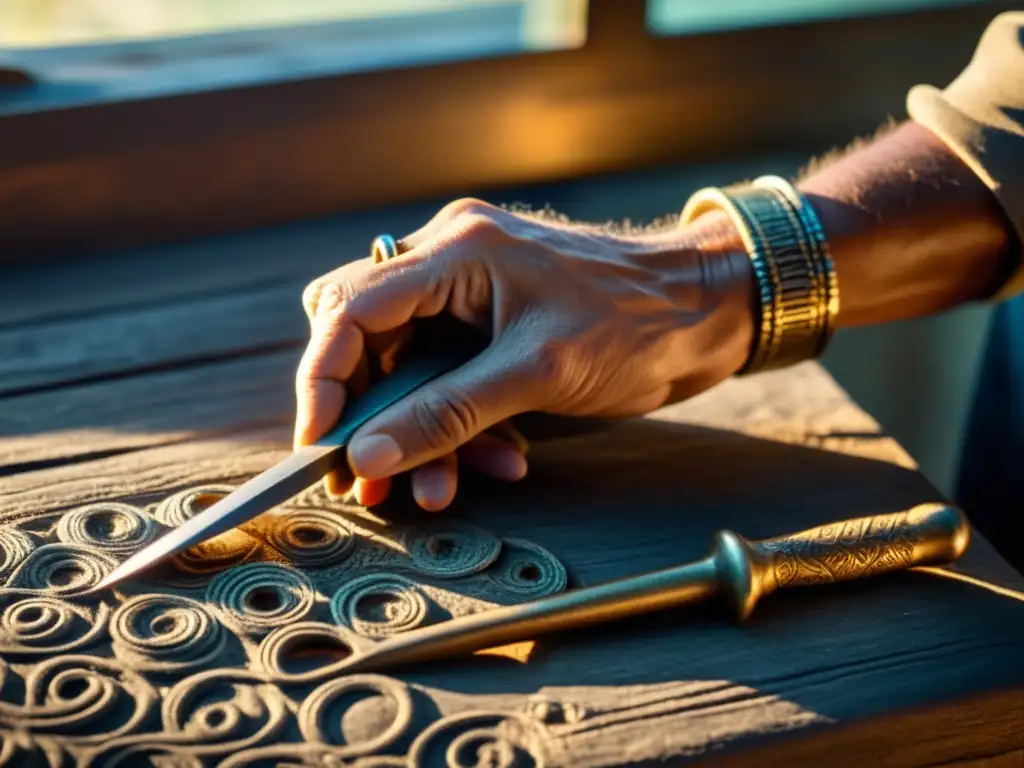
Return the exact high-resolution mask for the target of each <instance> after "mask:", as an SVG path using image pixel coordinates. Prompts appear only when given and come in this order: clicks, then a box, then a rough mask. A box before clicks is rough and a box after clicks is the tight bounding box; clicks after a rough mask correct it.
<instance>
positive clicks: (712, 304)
mask: <svg viewBox="0 0 1024 768" xmlns="http://www.w3.org/2000/svg"><path fill="white" fill-rule="evenodd" d="M403 242H404V245H405V247H406V248H407V249H408V250H407V252H405V253H403V254H402V255H401V256H399V257H398V258H396V259H392V260H391V261H388V262H385V263H382V264H374V263H373V262H372V260H370V259H365V260H362V261H358V262H354V263H351V264H347V265H345V266H343V267H341V268H340V269H338V270H335V271H334V272H331V273H329V274H327V275H324V276H323V277H321V278H319V279H317V280H316V281H314V282H313V283H311V284H310V286H309V287H308V288H307V289H306V291H305V294H304V296H303V303H304V306H305V308H306V312H307V314H308V315H309V317H310V323H311V339H310V342H309V346H308V347H307V349H306V352H305V355H304V356H303V359H302V362H301V364H300V366H299V370H298V374H297V377H296V394H297V398H298V415H297V421H296V429H295V442H296V445H305V444H308V443H310V442H313V441H315V440H316V439H317V438H318V437H319V436H320V435H322V434H323V433H324V432H326V431H327V430H328V429H330V427H331V426H333V424H334V423H335V422H336V421H337V419H338V417H339V415H340V413H341V411H342V408H343V407H344V404H345V398H346V392H348V391H358V390H359V389H361V388H362V387H365V385H366V381H367V371H368V370H369V365H368V361H369V359H370V357H369V356H373V357H374V359H376V360H377V361H379V364H380V366H381V369H382V370H384V371H387V370H388V369H389V366H391V365H392V364H393V360H394V356H395V353H396V351H397V350H398V349H399V348H400V346H401V344H402V342H403V340H404V338H407V335H408V330H409V322H410V320H411V319H412V318H416V317H428V316H432V315H436V314H438V313H441V312H449V313H451V314H452V315H454V316H455V317H457V318H459V319H460V320H462V321H464V322H467V323H471V324H473V325H474V326H476V327H478V328H480V329H482V330H484V331H486V332H487V333H488V334H489V336H490V339H491V341H490V345H489V346H488V347H487V349H486V350H485V351H484V352H483V353H481V354H480V355H479V356H477V357H476V358H475V359H474V360H473V361H471V362H470V363H468V364H466V365H465V366H463V367H461V368H460V369H458V370H456V371H454V372H452V373H450V374H448V375H446V376H443V377H441V378H439V379H437V380H436V381H434V382H433V383H431V384H428V385H426V386H424V387H422V388H421V389H420V390H418V391H417V392H415V393H414V394H413V395H411V396H409V397H407V398H405V399H404V400H403V401H401V402H399V403H397V404H396V405H394V406H392V407H391V408H389V409H387V410H386V411H385V412H383V413H381V414H380V415H378V416H377V417H376V418H374V419H372V420H371V421H370V422H369V423H367V424H366V425H365V426H363V427H362V428H361V429H360V430H359V431H358V432H357V434H356V435H355V436H354V438H353V439H352V441H351V443H350V445H349V450H348V456H349V465H350V468H351V472H352V475H353V476H354V477H355V481H354V483H355V486H354V492H355V495H356V498H357V499H358V500H359V501H360V503H363V504H367V505H372V504H376V503H379V502H380V501H382V500H383V499H384V498H385V497H386V496H387V493H388V489H389V478H390V477H391V476H393V475H395V474H397V473H400V472H405V471H410V470H411V471H412V484H413V493H414V496H415V498H416V500H417V502H418V503H419V504H420V506H422V507H423V508H425V509H428V510H438V509H442V508H444V507H446V506H447V505H448V504H449V503H450V502H451V500H452V498H453V497H454V495H455V491H456V483H457V458H456V456H459V457H460V458H461V459H462V461H463V463H465V464H468V465H471V466H472V467H473V468H475V469H477V470H479V471H482V472H484V473H487V474H489V475H491V476H494V477H497V478H500V479H505V480H517V479H519V478H521V477H522V476H523V475H525V473H526V460H525V457H524V456H523V453H522V451H521V448H519V447H517V446H515V445H513V444H512V443H510V442H507V441H503V440H501V439H499V438H497V437H493V436H491V435H488V434H485V433H484V431H485V430H486V429H488V428H489V427H491V426H493V425H496V424H499V423H501V422H503V421H504V420H506V419H508V418H510V417H512V416H514V415H516V414H519V413H523V412H527V411H534V412H546V413H553V414H560V415H576V416H603V417H619V416H633V415H639V414H643V413H647V412H649V411H651V410H654V409H656V408H658V407H659V406H661V405H664V404H666V403H668V402H672V401H676V400H679V399H682V398H685V397H689V396H692V395H694V394H697V393H699V392H701V391H703V390H705V389H707V388H708V387H711V386H713V385H714V384H716V383H718V382H719V381H721V380H723V379H725V378H727V377H728V376H730V375H732V374H733V373H735V371H736V370H738V369H739V367H740V366H741V365H742V364H743V362H744V360H745V359H746V356H747V354H748V351H749V348H750V344H751V339H752V333H753V322H752V306H753V299H752V292H751V283H752V279H751V276H750V266H749V260H748V259H747V257H746V255H745V254H744V253H743V251H742V248H740V247H739V243H738V241H737V239H736V235H735V232H734V231H733V230H732V228H731V226H730V225H729V224H728V223H727V221H726V220H725V219H724V218H717V217H714V216H707V217H704V218H702V219H701V220H700V221H698V222H697V224H696V225H695V226H693V227H690V228H687V229H673V230H672V231H663V232H658V233H644V234H639V235H623V234H615V233H612V232H609V231H606V230H604V229H601V228H596V227H588V226H581V225H574V224H565V223H561V222H553V221H550V220H546V219H541V218H537V217H533V216H529V215H522V214H517V213H511V212H508V211H505V210H501V209H499V208H495V207H493V206H490V205H488V204H486V203H483V202H480V201H477V200H459V201H457V202H455V203H452V204H451V205H449V206H447V207H446V208H444V209H443V210H442V211H441V212H440V213H439V214H438V215H437V216H435V217H434V219H433V220H431V221H430V222H429V223H428V224H427V225H426V226H424V227H423V228H421V229H420V230H418V231H417V232H414V233H413V234H411V235H409V236H408V237H405V238H404V239H403ZM352 483H353V480H352V477H347V476H346V477H341V476H338V475H337V474H336V475H335V476H334V477H332V478H331V479H330V481H329V486H330V488H331V490H332V491H333V492H335V493H340V492H344V491H345V490H347V488H348V487H351V485H352Z"/></svg>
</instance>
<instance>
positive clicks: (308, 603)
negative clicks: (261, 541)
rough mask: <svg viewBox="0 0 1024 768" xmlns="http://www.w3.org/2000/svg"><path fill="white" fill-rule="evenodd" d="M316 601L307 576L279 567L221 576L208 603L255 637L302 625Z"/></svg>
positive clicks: (250, 567)
mask: <svg viewBox="0 0 1024 768" xmlns="http://www.w3.org/2000/svg"><path fill="white" fill-rule="evenodd" d="M315 597H316V595H315V592H314V590H313V585H312V584H311V583H310V581H309V579H308V578H307V577H306V576H305V575H304V574H302V573H301V572H300V571H297V570H295V569H294V568H291V567H289V566H286V565H281V564H279V563H248V564H246V565H239V566H236V567H234V568H231V569H229V570H227V571H224V572H223V573H219V574H218V575H217V576H216V577H214V579H213V581H211V582H210V585H209V587H208V588H207V590H206V601H207V602H208V603H210V604H211V605H213V606H214V607H215V608H217V609H218V610H219V611H221V612H222V613H223V614H224V615H226V616H227V617H228V618H229V619H230V620H232V621H234V622H236V623H237V624H239V625H240V626H241V627H242V628H243V629H244V630H245V631H247V632H250V633H254V634H262V633H266V632H269V631H270V630H272V629H274V628H275V627H279V626H281V625H283V624H290V623H292V622H296V621H301V620H302V619H304V618H305V617H306V615H307V614H308V613H309V612H310V610H312V608H313V603H314V600H315Z"/></svg>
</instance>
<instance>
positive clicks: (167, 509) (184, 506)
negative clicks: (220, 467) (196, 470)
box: [153, 485, 235, 528]
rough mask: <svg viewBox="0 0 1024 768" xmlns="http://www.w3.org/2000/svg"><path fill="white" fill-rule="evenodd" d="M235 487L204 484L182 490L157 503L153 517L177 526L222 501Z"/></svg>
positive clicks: (165, 523) (166, 523)
mask: <svg viewBox="0 0 1024 768" xmlns="http://www.w3.org/2000/svg"><path fill="white" fill-rule="evenodd" d="M233 490H235V489H234V487H233V486H230V485H202V486H199V487H198V488H189V489H188V490H187V491H181V492H180V493H176V494H174V495H173V496H168V497H167V498H166V499H164V500H163V501H161V502H160V503H159V504H157V507H156V511H155V512H153V517H155V518H156V519H157V520H159V521H160V522H161V523H163V524H164V525H168V526H172V527H175V528H176V527H177V526H179V525H181V524H182V523H184V522H185V521H186V520H190V519H192V518H193V517H195V516H196V515H198V514H199V513H200V512H202V511H203V510H204V509H207V508H208V507H210V506H211V505H213V504H215V503H216V502H218V501H220V500H221V499H222V498H223V497H225V496H227V495H228V494H229V493H231V492H232V491H233Z"/></svg>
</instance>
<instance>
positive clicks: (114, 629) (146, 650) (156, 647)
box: [110, 595, 227, 672]
mask: <svg viewBox="0 0 1024 768" xmlns="http://www.w3.org/2000/svg"><path fill="white" fill-rule="evenodd" d="M110 640H111V644H112V647H113V651H114V655H116V656H117V658H119V659H121V660H122V661H124V662H125V663H126V664H130V665H131V666H132V667H133V668H135V669H148V670H156V671H163V672H173V671H179V670H183V669H193V668H199V667H203V666H206V665H207V664H209V663H210V662H212V661H214V660H217V659H218V658H219V657H221V656H222V655H223V654H224V652H225V649H226V640H227V638H226V634H225V632H224V628H223V627H222V626H221V624H220V622H219V621H217V619H216V618H215V617H214V616H213V615H212V614H211V613H210V611H209V610H208V609H207V607H206V606H205V605H203V604H202V603H200V602H198V601H196V600H191V599H189V598H187V597H179V596H177V595H139V596H138V597H133V598H131V599H130V600H127V601H126V602H124V603H123V604H122V605H121V606H120V607H119V608H118V609H117V610H116V611H115V612H114V615H113V616H112V617H111V620H110Z"/></svg>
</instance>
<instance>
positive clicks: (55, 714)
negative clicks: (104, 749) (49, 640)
mask: <svg viewBox="0 0 1024 768" xmlns="http://www.w3.org/2000/svg"><path fill="white" fill-rule="evenodd" d="M158 701H159V694H158V693H157V691H156V690H155V689H154V688H153V687H152V686H151V685H150V684H149V683H148V682H146V680H145V679H144V678H143V677H142V676H141V675H139V674H137V673H136V672H134V671H133V670H131V669H129V668H127V667H125V666H123V665H122V664H121V663H120V662H118V661H115V660H113V659H105V658H101V657H99V656H78V655H69V656H57V657H54V658H52V659H47V660H46V661H44V662H42V663H40V664H37V665H36V666H35V667H33V669H32V672H31V674H29V676H28V678H27V679H26V680H25V704H24V707H23V708H20V707H16V706H5V707H3V708H0V726H2V727H11V726H15V727H17V728H19V729H25V730H27V731H29V732H31V733H34V734H35V735H37V736H38V735H42V734H55V735H59V736H60V737H62V738H65V739H67V740H68V741H70V742H71V743H73V744H76V745H102V744H104V743H106V742H109V741H111V740H113V739H114V738H115V737H118V736H122V735H124V734H129V733H132V732H133V731H136V730H137V729H138V728H139V727H140V726H141V725H142V724H143V723H144V722H145V721H146V720H147V719H148V718H149V716H150V713H151V712H152V711H153V710H154V708H155V707H156V705H157V703H158ZM93 764H94V765H95V764H96V763H93ZM101 764H102V763H101Z"/></svg>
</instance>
